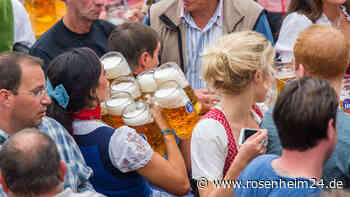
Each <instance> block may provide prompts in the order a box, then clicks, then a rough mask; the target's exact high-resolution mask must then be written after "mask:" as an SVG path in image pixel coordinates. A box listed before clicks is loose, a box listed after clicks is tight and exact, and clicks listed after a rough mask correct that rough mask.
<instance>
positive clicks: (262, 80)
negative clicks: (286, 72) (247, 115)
mask: <svg viewBox="0 0 350 197" xmlns="http://www.w3.org/2000/svg"><path fill="white" fill-rule="evenodd" d="M255 80H256V87H255V88H254V89H255V91H256V92H255V102H258V103H260V102H264V101H265V100H266V96H267V93H268V91H269V89H270V88H271V87H272V85H273V80H274V78H273V76H272V73H268V74H263V73H262V72H260V76H259V77H258V78H257V79H255Z"/></svg>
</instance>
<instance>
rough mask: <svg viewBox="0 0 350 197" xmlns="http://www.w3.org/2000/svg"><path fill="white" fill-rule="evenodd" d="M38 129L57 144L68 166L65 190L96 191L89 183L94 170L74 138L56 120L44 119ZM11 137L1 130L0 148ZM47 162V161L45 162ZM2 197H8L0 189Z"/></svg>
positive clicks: (62, 158)
mask: <svg viewBox="0 0 350 197" xmlns="http://www.w3.org/2000/svg"><path fill="white" fill-rule="evenodd" d="M38 129H39V130H40V131H41V132H43V133H46V134H47V135H49V136H50V137H51V139H52V140H53V141H54V142H55V143H56V146H57V149H58V152H59V154H60V157H61V160H63V161H64V162H65V163H66V165H67V171H66V175H65V177H64V185H63V186H64V188H71V189H72V190H73V191H74V192H84V191H88V190H89V191H93V192H94V191H95V190H94V188H93V187H92V185H91V184H90V182H89V178H90V177H91V176H92V173H93V171H92V169H91V168H90V167H88V166H87V165H86V163H85V160H84V158H83V155H82V154H81V152H80V149H79V147H78V145H77V144H76V143H75V141H74V140H73V138H72V136H71V135H70V134H69V133H68V132H67V131H66V129H65V128H63V126H62V125H60V124H59V123H58V122H57V121H55V120H54V119H51V118H49V117H44V118H43V121H42V123H41V125H40V126H39V127H38ZM8 138H9V135H8V134H7V133H6V132H5V131H3V130H1V129H0V148H1V145H2V144H4V143H5V142H6V141H7V139H8ZM43 162H45V161H43ZM0 197H7V195H6V194H5V193H4V192H3V190H2V187H0Z"/></svg>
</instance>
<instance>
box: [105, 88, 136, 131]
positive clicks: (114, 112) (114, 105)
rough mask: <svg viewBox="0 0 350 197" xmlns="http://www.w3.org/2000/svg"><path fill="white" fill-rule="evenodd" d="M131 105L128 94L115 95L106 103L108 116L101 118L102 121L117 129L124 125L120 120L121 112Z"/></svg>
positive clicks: (131, 101) (119, 93)
mask: <svg viewBox="0 0 350 197" xmlns="http://www.w3.org/2000/svg"><path fill="white" fill-rule="evenodd" d="M131 103H133V100H132V99H131V96H130V94H129V93H127V92H118V93H115V94H114V95H113V96H112V97H111V98H110V99H108V100H107V101H106V108H107V113H108V115H107V116H103V117H102V121H104V122H105V123H106V124H108V125H110V126H112V127H114V128H119V127H121V126H123V125H125V124H124V121H123V119H122V111H123V110H124V108H125V107H126V106H128V105H129V104H131Z"/></svg>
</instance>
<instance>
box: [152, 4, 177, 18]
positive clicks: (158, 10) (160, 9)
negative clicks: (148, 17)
mask: <svg viewBox="0 0 350 197" xmlns="http://www.w3.org/2000/svg"><path fill="white" fill-rule="evenodd" d="M177 5H178V0H165V1H164V0H163V1H159V2H157V3H155V4H153V5H152V6H151V14H155V15H157V16H160V15H162V14H163V13H164V12H166V11H167V10H169V9H170V8H174V6H176V7H177ZM175 9H176V8H175Z"/></svg>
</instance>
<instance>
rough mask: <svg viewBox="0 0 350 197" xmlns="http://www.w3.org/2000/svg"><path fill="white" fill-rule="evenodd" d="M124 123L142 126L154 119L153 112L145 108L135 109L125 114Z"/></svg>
mask: <svg viewBox="0 0 350 197" xmlns="http://www.w3.org/2000/svg"><path fill="white" fill-rule="evenodd" d="M123 120H124V123H125V124H127V125H129V126H142V125H145V124H148V123H152V122H153V121H154V119H153V117H152V115H151V113H150V112H149V111H148V110H144V109H135V110H133V111H130V112H127V113H125V112H124V114H123Z"/></svg>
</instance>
